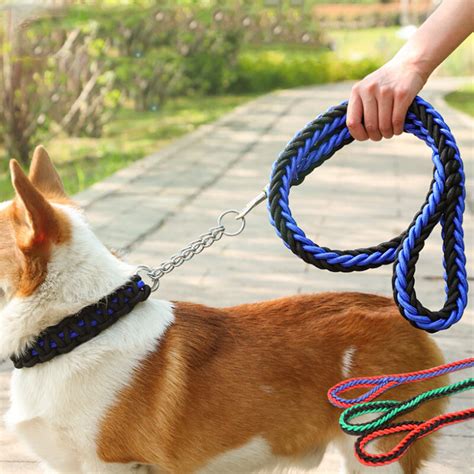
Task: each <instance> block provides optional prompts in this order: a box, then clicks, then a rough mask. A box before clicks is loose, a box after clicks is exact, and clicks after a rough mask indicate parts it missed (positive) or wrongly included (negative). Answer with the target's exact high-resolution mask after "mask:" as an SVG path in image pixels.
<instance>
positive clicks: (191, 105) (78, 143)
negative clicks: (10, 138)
mask: <svg viewBox="0 0 474 474" xmlns="http://www.w3.org/2000/svg"><path fill="white" fill-rule="evenodd" d="M250 98H252V96H245V95H242V96H225V97H202V98H196V97H194V98H180V99H173V100H170V101H169V102H168V103H167V104H166V105H165V106H164V107H163V108H162V109H161V110H158V111H156V112H136V111H134V110H130V109H123V110H121V111H120V112H119V113H118V115H117V116H116V117H115V118H114V119H113V120H112V121H111V122H110V123H109V124H108V125H107V126H106V128H105V131H104V135H103V136H102V137H101V138H97V139H96V138H86V137H84V138H77V137H73V138H71V137H67V136H55V137H52V138H50V139H46V140H44V141H43V145H44V146H45V147H46V148H47V150H48V152H49V154H50V155H51V158H52V159H53V161H54V162H55V164H56V165H57V167H58V169H59V172H60V174H61V176H62V178H63V179H64V183H65V186H66V189H67V191H68V192H69V193H70V194H74V193H77V192H79V191H81V190H83V189H85V188H87V187H88V186H90V185H91V184H93V183H95V182H96V181H99V180H101V179H104V178H105V177H107V176H109V175H111V174H112V173H114V172H115V171H117V170H119V169H120V168H123V167H124V166H126V165H128V164H129V163H131V162H133V161H135V160H138V159H140V158H142V157H144V156H146V155H147V154H150V153H153V152H155V151H157V150H159V149H160V148H161V147H163V146H165V145H166V144H167V143H169V142H170V141H171V140H173V139H174V138H177V137H179V136H181V135H184V134H185V133H188V132H190V131H192V130H194V129H196V128H197V127H198V126H200V125H203V124H205V123H209V122H212V121H214V120H216V119H217V118H219V117H220V116H221V115H223V114H225V113H226V112H229V111H230V110H232V109H233V108H235V107H236V106H237V105H239V104H242V103H243V102H246V101H247V100H249V99H250ZM1 154H3V152H2V151H1V150H0V156H1ZM7 158H8V157H4V158H3V159H2V158H0V202H1V201H3V200H5V199H8V198H10V197H11V194H12V188H11V183H10V179H9V176H8V172H7V169H8V166H7V164H8V159H7Z"/></svg>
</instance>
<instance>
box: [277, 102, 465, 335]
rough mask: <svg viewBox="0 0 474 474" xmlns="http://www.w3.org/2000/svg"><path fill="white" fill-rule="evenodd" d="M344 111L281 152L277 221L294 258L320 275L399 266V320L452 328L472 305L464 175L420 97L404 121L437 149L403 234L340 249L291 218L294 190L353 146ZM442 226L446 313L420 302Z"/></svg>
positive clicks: (446, 134) (330, 114)
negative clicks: (429, 253) (418, 274)
mask: <svg viewBox="0 0 474 474" xmlns="http://www.w3.org/2000/svg"><path fill="white" fill-rule="evenodd" d="M346 112H347V104H346V103H343V104H341V105H339V106H336V107H333V108H331V109H330V110H329V111H327V112H326V113H324V114H323V115H321V116H320V117H318V118H317V119H316V120H314V121H313V122H311V123H309V124H308V125H307V126H306V127H305V128H304V129H303V130H302V131H301V132H299V133H298V134H297V135H296V136H295V138H294V139H293V140H292V141H290V143H289V144H288V145H287V147H286V148H285V150H284V151H283V152H282V153H281V155H280V156H279V158H278V160H277V161H276V162H275V164H274V167H273V171H272V176H271V181H270V185H269V190H268V203H269V212H270V218H271V222H272V224H273V225H274V227H275V228H276V230H277V233H278V235H279V236H280V237H281V238H282V239H283V241H284V243H285V245H286V246H287V247H288V248H289V249H290V250H291V251H292V252H293V253H295V254H296V255H298V256H299V257H300V258H302V259H303V260H304V261H305V262H307V263H310V264H312V265H314V266H316V267H318V268H321V269H325V270H330V271H332V272H353V271H364V270H367V269H370V268H377V267H380V266H381V265H385V264H388V263H395V265H394V276H393V291H394V297H395V302H396V303H397V305H398V307H399V309H400V312H401V314H402V315H403V316H404V317H405V318H406V319H408V320H409V321H410V322H411V323H412V324H413V325H414V326H416V327H419V328H422V329H425V330H427V331H429V332H436V331H439V330H440V329H446V328H448V327H450V326H451V325H452V324H454V323H455V322H457V321H458V320H459V319H460V318H461V316H462V314H463V312H464V309H465V307H466V304H467V275H466V270H465V256H464V242H463V231H462V214H463V211H464V197H465V190H464V173H463V168H462V160H461V158H460V154H459V150H458V148H457V146H456V143H455V140H454V137H453V136H452V134H451V132H450V130H449V127H448V126H447V125H446V124H445V122H444V121H443V119H442V117H441V116H440V115H439V114H438V112H436V110H434V109H433V107H432V106H431V105H430V104H428V103H427V102H425V101H424V100H423V99H421V98H420V97H417V98H416V100H415V101H414V102H413V104H412V105H411V107H410V110H409V113H408V115H407V121H406V123H405V131H407V132H409V133H412V134H414V135H415V136H417V137H418V138H420V139H422V140H423V141H425V142H426V143H427V144H428V146H429V147H430V148H431V149H432V151H433V156H432V160H433V163H434V173H433V181H432V183H431V186H430V190H429V192H428V195H427V197H426V200H425V202H424V203H423V205H422V207H421V209H420V211H419V212H418V213H417V214H416V215H415V217H414V218H413V221H412V223H411V224H410V226H409V227H408V229H407V230H406V231H405V232H403V233H402V234H400V235H399V236H398V237H395V238H394V239H392V240H390V241H388V242H383V243H381V244H379V245H376V246H373V247H368V248H360V249H355V250H334V249H329V248H327V247H321V246H319V245H317V244H315V243H314V242H312V241H311V240H310V239H309V238H308V237H307V236H306V235H305V233H304V232H303V231H302V230H301V229H300V228H299V227H298V225H297V223H296V221H295V220H294V218H293V216H292V214H291V210H290V207H289V192H290V189H291V187H292V186H297V185H299V184H301V183H302V182H303V181H304V179H305V178H306V176H307V175H308V174H310V173H311V172H312V171H313V170H314V169H315V168H317V167H319V166H321V165H322V164H323V163H324V162H325V161H326V160H328V159H329V158H331V157H332V156H333V155H334V154H335V153H336V151H338V150H339V149H340V148H342V147H343V146H344V145H347V144H349V143H351V142H352V141H353V138H352V136H351V135H350V133H349V131H348V129H347V127H346V124H345V121H346ZM438 223H441V226H442V229H443V231H442V235H443V241H444V243H443V251H444V263H445V280H446V288H447V293H446V301H445V304H444V306H443V308H442V309H441V310H439V311H431V310H429V309H428V308H426V307H424V306H423V304H422V303H421V302H420V301H419V300H418V299H417V295H416V291H415V267H416V263H417V261H418V259H419V255H420V252H421V250H422V249H423V247H424V245H425V241H426V239H427V238H428V236H429V235H430V234H431V232H432V230H433V228H434V227H435V226H436V225H437V224H438Z"/></svg>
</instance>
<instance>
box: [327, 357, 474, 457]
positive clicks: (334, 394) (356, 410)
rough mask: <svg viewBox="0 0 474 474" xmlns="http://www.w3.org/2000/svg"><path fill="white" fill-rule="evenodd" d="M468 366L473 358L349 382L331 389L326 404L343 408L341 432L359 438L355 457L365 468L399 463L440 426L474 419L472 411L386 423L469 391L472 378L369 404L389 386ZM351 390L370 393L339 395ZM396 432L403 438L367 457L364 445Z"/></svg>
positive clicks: (340, 422)
mask: <svg viewBox="0 0 474 474" xmlns="http://www.w3.org/2000/svg"><path fill="white" fill-rule="evenodd" d="M470 367H474V358H469V359H464V360H461V361H458V362H453V363H450V364H445V365H441V366H438V367H434V368H432V369H428V370H422V371H419V372H410V373H406V374H396V375H387V376H381V377H363V378H355V379H350V380H346V381H344V382H341V383H339V384H337V385H335V386H334V387H332V388H331V389H330V390H329V391H328V399H329V401H330V402H331V404H332V405H334V406H336V407H338V408H346V409H345V410H344V411H343V412H342V414H341V416H340V418H339V424H340V426H341V428H342V430H343V431H344V432H346V433H348V434H351V435H356V436H359V437H358V438H357V441H356V443H355V454H356V457H357V458H358V460H359V461H360V462H361V463H363V464H365V465H368V466H382V465H384V464H390V463H392V462H395V461H397V460H399V459H400V458H401V457H402V456H403V455H404V454H405V453H406V452H407V450H408V449H409V447H410V446H411V445H412V444H413V443H414V442H415V441H416V440H418V439H420V438H423V437H424V436H427V435H429V434H431V433H433V432H435V431H437V430H439V429H441V428H443V427H444V426H447V425H451V424H454V423H460V422H462V421H466V420H468V419H472V418H474V408H468V409H466V410H461V411H456V412H452V413H447V414H444V415H439V416H436V417H434V418H431V419H430V420H427V421H404V422H401V423H394V424H390V421H392V420H393V419H394V418H396V417H398V416H400V415H403V414H405V413H408V412H410V411H412V410H415V409H416V408H418V407H419V406H420V405H421V404H422V403H424V402H426V401H429V400H433V399H436V398H442V397H446V396H449V395H453V394H456V393H461V392H464V391H466V390H471V389H473V388H474V378H468V379H466V380H462V381H460V382H456V383H452V384H449V385H446V386H444V387H440V388H436V389H433V390H428V391H427V392H424V393H421V394H419V395H417V396H415V397H413V398H411V399H409V400H406V401H395V400H382V401H375V402H374V401H371V400H373V399H374V398H376V397H378V396H380V395H381V394H382V393H385V392H386V391H387V390H390V389H391V388H393V387H397V386H399V385H402V384H407V383H413V382H417V381H420V380H427V379H431V378H433V377H439V376H440V375H444V374H448V373H450V372H455V371H458V370H463V369H467V368H470ZM355 388H370V390H368V391H367V392H366V393H365V394H363V395H361V396H359V397H357V398H352V399H345V398H342V397H341V396H340V395H341V394H342V393H345V392H347V391H348V390H353V389H355ZM361 402H364V403H361ZM376 413H380V415H379V416H378V417H377V418H375V419H373V420H371V421H369V422H365V423H360V424H356V423H352V420H353V419H354V418H356V417H358V416H362V415H367V414H376ZM397 433H406V435H405V436H404V438H403V439H402V440H401V441H400V442H399V443H398V444H397V445H396V446H394V447H393V448H392V449H391V450H390V451H388V452H386V453H381V454H371V453H369V452H368V451H367V450H366V446H367V445H368V444H369V443H371V442H373V441H376V440H378V439H380V438H382V437H386V436H389V435H392V434H397Z"/></svg>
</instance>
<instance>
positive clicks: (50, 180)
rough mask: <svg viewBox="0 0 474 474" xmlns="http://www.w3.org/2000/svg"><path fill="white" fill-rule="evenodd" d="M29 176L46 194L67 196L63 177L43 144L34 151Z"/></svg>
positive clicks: (60, 196) (37, 187) (59, 196)
mask: <svg viewBox="0 0 474 474" xmlns="http://www.w3.org/2000/svg"><path fill="white" fill-rule="evenodd" d="M29 178H30V181H31V183H32V184H33V186H34V187H35V188H36V189H37V190H38V191H40V192H41V193H43V194H44V195H45V196H48V197H57V198H65V197H67V196H66V192H65V191H64V186H63V183H62V181H61V178H60V177H59V174H58V172H57V171H56V168H55V167H54V165H53V162H52V161H51V158H50V157H49V155H48V152H47V151H46V150H45V148H44V147H43V146H42V145H40V146H38V147H36V149H35V151H34V153H33V160H32V162H31V167H30V174H29Z"/></svg>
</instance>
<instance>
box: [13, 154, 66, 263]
mask: <svg viewBox="0 0 474 474" xmlns="http://www.w3.org/2000/svg"><path fill="white" fill-rule="evenodd" d="M10 172H11V178H12V183H13V187H14V188H15V192H16V197H15V199H14V201H13V207H12V213H13V215H12V218H13V228H14V230H15V237H16V242H17V245H18V248H19V249H20V250H21V251H23V252H24V253H31V254H35V253H38V252H41V253H43V252H45V251H46V252H47V251H48V250H49V247H50V244H51V243H53V242H55V241H58V238H59V235H60V225H59V222H58V218H57V215H56V213H55V210H54V209H53V207H52V206H51V204H49V202H48V201H47V200H46V198H45V197H44V196H43V194H42V193H40V192H39V191H38V190H37V189H36V188H35V186H33V184H32V183H31V181H30V180H29V179H28V177H27V176H26V174H25V173H24V172H23V170H22V169H21V167H20V165H19V164H18V162H17V161H15V160H11V161H10Z"/></svg>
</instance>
